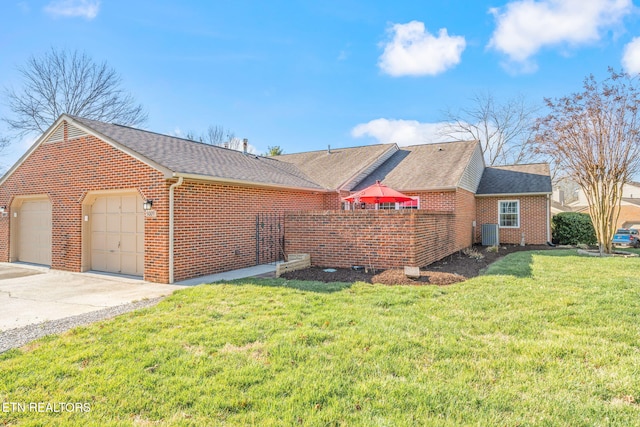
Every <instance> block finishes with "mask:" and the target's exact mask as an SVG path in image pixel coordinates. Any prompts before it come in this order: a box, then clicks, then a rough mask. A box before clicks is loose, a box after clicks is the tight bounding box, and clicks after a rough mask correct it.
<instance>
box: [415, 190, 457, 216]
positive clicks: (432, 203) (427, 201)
mask: <svg viewBox="0 0 640 427" xmlns="http://www.w3.org/2000/svg"><path fill="white" fill-rule="evenodd" d="M403 194H406V195H407V196H411V197H415V196H419V197H420V209H426V210H430V211H439V212H453V211H454V210H455V209H456V203H457V198H456V192H455V191H421V192H412V191H409V192H406V193H403Z"/></svg>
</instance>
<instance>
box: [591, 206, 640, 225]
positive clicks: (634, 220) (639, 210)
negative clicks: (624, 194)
mask: <svg viewBox="0 0 640 427" xmlns="http://www.w3.org/2000/svg"><path fill="white" fill-rule="evenodd" d="M586 213H589V209H587V210H586ZM629 223H631V224H640V206H636V205H622V206H620V216H619V217H618V222H617V223H616V228H622V227H625V226H628V225H629Z"/></svg>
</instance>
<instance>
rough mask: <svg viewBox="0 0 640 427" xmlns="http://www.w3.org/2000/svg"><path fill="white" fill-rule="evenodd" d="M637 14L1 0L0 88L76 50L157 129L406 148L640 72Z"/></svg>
mask: <svg viewBox="0 0 640 427" xmlns="http://www.w3.org/2000/svg"><path fill="white" fill-rule="evenodd" d="M639 17H640V15H639V14H638V9H637V6H636V5H634V4H633V3H632V1H631V0H540V1H533V0H516V1H498V0H494V1H468V0H440V1H420V2H419V1H402V0H395V1H393V2H389V1H373V0H367V1H364V0H363V1H359V0H340V1H336V0H318V1H290V0H271V1H268V2H265V1H249V0H236V1H233V2H229V1H164V0H154V1H146V0H135V1H131V0H129V1H120V0H101V1H100V0H40V1H35V0H32V1H29V0H23V1H19V0H4V1H3V2H2V6H0V86H2V87H8V86H14V87H20V77H19V74H18V72H17V70H16V68H17V67H18V66H20V65H22V64H24V63H25V61H26V60H27V59H28V58H29V57H30V56H31V55H36V56H38V55H40V54H42V53H44V52H46V51H47V50H49V49H50V48H51V47H55V48H64V49H69V50H75V49H78V50H80V51H84V52H86V53H88V54H89V55H90V56H91V57H92V58H93V59H94V60H95V61H97V62H102V61H107V62H108V64H109V65H110V66H112V67H113V68H115V69H116V70H117V71H118V72H119V73H120V75H121V76H122V77H123V82H124V87H125V88H126V89H127V90H128V91H130V92H131V93H132V94H133V95H134V97H135V98H136V99H137V100H138V101H139V102H140V103H142V104H143V105H144V106H145V107H146V109H147V112H148V114H149V120H148V122H147V123H146V124H145V126H144V127H145V128H147V129H149V130H153V131H156V132H160V133H167V134H177V135H184V133H186V132H188V131H194V132H196V133H200V132H204V131H205V130H206V129H207V127H208V126H209V125H221V126H224V127H226V128H229V129H231V130H233V131H234V132H235V134H236V136H238V137H240V138H248V139H249V141H250V144H251V145H253V146H254V147H255V148H256V150H257V152H259V153H262V152H264V151H266V149H267V147H268V146H274V145H279V146H281V147H282V148H283V149H284V151H285V152H287V153H291V152H298V151H305V150H316V149H324V148H326V147H327V145H328V144H331V146H332V147H346V146H356V145H364V144H371V143H377V142H398V143H399V144H401V145H407V144H411V143H425V142H433V141H434V140H435V139H436V137H435V134H434V129H436V127H437V123H439V122H440V121H441V120H442V119H443V116H444V115H443V110H444V109H446V108H453V109H457V108H460V107H464V106H468V105H469V98H470V97H471V96H472V95H473V94H474V93H480V92H490V93H492V94H493V95H494V96H495V97H496V98H498V99H507V98H509V97H513V96H515V95H517V94H523V95H524V96H526V97H527V98H528V99H529V100H530V101H531V102H533V103H541V102H542V98H543V97H559V96H563V95H567V94H570V93H572V92H575V91H578V90H579V89H580V88H581V84H582V81H583V79H584V77H586V76H587V75H589V74H590V73H592V74H594V75H595V76H596V77H598V78H603V77H605V76H606V75H607V67H609V66H611V67H614V68H616V69H622V68H624V69H625V70H627V71H629V72H632V73H638V72H640V38H638V39H636V37H640V21H639ZM0 101H2V99H0ZM7 114H8V111H7V110H6V108H5V107H4V106H0V115H2V116H4V115H7ZM36 137H37V135H34V136H31V137H30V138H24V140H20V141H15V142H14V144H13V145H12V147H11V148H10V149H8V150H6V151H5V152H4V153H3V156H4V158H3V159H0V162H1V163H5V164H7V163H8V164H11V163H13V162H14V161H15V160H16V159H17V158H18V157H19V156H20V155H21V154H22V153H23V152H24V151H25V150H26V148H28V146H29V145H30V143H31V142H33V141H34V139H35V138H36ZM5 166H6V165H5Z"/></svg>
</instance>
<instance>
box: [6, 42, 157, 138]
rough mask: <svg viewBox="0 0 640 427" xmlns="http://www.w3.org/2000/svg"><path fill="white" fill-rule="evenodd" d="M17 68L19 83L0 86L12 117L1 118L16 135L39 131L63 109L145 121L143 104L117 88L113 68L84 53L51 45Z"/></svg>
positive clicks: (87, 115)
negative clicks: (19, 87) (8, 86)
mask: <svg viewBox="0 0 640 427" xmlns="http://www.w3.org/2000/svg"><path fill="white" fill-rule="evenodd" d="M18 71H19V72H20V74H21V75H22V80H23V87H22V88H21V89H20V90H16V89H13V88H6V89H5V97H6V103H7V106H8V107H9V110H10V111H11V112H12V113H13V117H10V118H5V119H4V121H5V122H6V123H7V125H8V127H9V130H10V131H12V132H14V133H16V135H19V136H22V135H25V134H29V133H32V132H37V133H43V132H44V131H45V130H46V129H47V128H48V127H49V126H50V125H51V124H52V123H53V122H55V120H56V119H57V118H58V117H59V116H60V115H61V114H63V113H67V114H71V115H75V116H81V117H84V118H88V119H94V120H101V121H105V122H113V123H118V124H122V125H139V124H141V123H143V122H145V121H146V119H147V114H146V113H145V112H144V110H143V108H142V106H141V105H139V104H136V102H135V101H134V99H133V97H132V96H131V95H129V94H127V93H126V92H125V91H124V89H122V79H121V77H120V76H119V75H118V74H117V73H116V71H115V70H114V69H113V68H110V67H109V66H108V65H107V63H106V62H103V63H101V64H98V63H96V62H94V61H93V60H92V59H91V58H90V57H89V56H88V55H86V54H85V53H79V52H78V51H73V52H67V51H65V50H56V49H53V48H52V49H51V51H49V52H47V53H45V54H44V55H43V56H41V57H35V56H32V57H31V58H29V60H28V61H27V62H26V64H25V65H24V66H22V67H20V68H18Z"/></svg>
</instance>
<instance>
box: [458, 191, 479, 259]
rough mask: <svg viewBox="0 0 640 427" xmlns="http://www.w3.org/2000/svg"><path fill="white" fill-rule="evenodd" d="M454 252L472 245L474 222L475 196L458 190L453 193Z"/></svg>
mask: <svg viewBox="0 0 640 427" xmlns="http://www.w3.org/2000/svg"><path fill="white" fill-rule="evenodd" d="M455 203H456V207H455V215H456V220H455V228H454V229H453V230H452V232H453V233H454V234H455V237H456V239H455V246H454V248H455V250H456V251H457V250H461V249H464V248H467V247H469V246H471V245H472V244H473V240H474V237H473V221H476V196H475V194H473V193H472V192H470V191H467V190H463V189H462V188H458V190H457V191H456V192H455Z"/></svg>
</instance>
